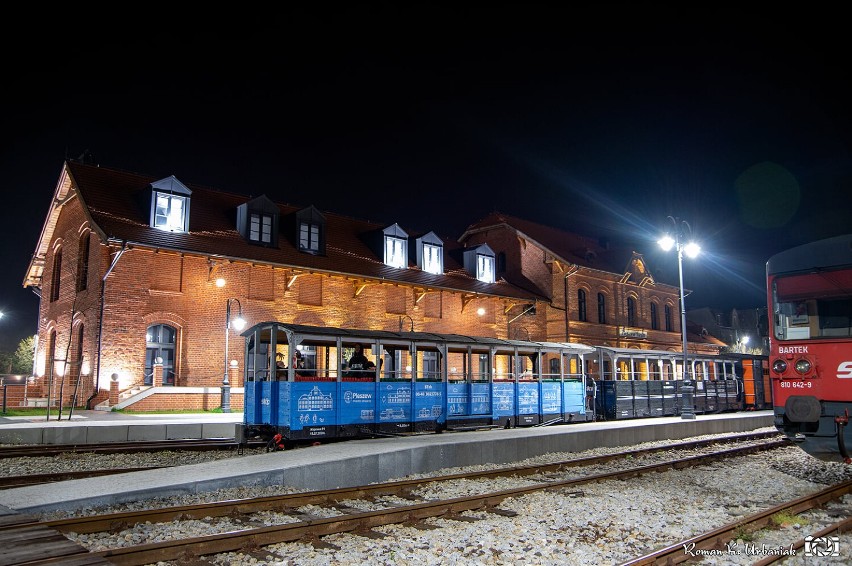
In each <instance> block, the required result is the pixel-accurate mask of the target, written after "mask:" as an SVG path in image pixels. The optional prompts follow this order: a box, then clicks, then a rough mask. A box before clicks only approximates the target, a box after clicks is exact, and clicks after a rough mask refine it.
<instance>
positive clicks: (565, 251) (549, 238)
mask: <svg viewBox="0 0 852 566" xmlns="http://www.w3.org/2000/svg"><path fill="white" fill-rule="evenodd" d="M498 226H502V227H507V228H509V229H511V230H514V231H515V232H517V233H518V234H519V235H520V236H523V237H524V238H525V239H527V240H529V241H532V242H534V243H535V244H537V245H538V246H539V247H541V248H543V249H544V250H545V251H547V252H549V253H551V254H552V255H553V256H555V257H556V258H557V259H559V260H561V261H562V262H565V263H572V264H575V265H579V266H582V267H589V268H592V269H598V270H601V271H607V272H609V273H618V274H621V273H624V272H625V271H624V266H625V265H628V263H629V262H630V260H631V259H632V254H633V251H632V250H629V249H626V248H617V247H614V246H611V245H610V244H609V243H607V242H604V241H600V240H597V239H594V238H589V237H587V236H581V235H579V234H574V233H571V232H566V231H564V230H559V229H557V228H552V227H550V226H545V225H543V224H538V223H536V222H531V221H529V220H524V219H523V218H517V217H515V216H510V215H508V214H504V213H502V212H493V213H491V214H489V215H488V216H486V217H485V218H483V219H482V220H480V221H478V222H475V223H474V224H471V225H470V226H468V227H467V229H466V230H465V232H464V234H462V236H461V238H459V241H461V242H464V241H465V240H466V239H467V238H468V236H471V235H473V234H475V233H477V232H484V231H488V230H493V229H494V228H495V227H498Z"/></svg>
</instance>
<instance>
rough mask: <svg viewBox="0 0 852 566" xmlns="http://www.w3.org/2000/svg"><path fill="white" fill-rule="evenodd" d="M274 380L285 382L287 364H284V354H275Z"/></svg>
mask: <svg viewBox="0 0 852 566" xmlns="http://www.w3.org/2000/svg"><path fill="white" fill-rule="evenodd" d="M275 378H276V379H277V380H279V381H287V364H285V363H284V354H282V353H281V352H278V353H277V354H275Z"/></svg>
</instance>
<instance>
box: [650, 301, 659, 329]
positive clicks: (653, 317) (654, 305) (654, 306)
mask: <svg viewBox="0 0 852 566" xmlns="http://www.w3.org/2000/svg"><path fill="white" fill-rule="evenodd" d="M659 329H660V321H659V320H657V303H651V330H659Z"/></svg>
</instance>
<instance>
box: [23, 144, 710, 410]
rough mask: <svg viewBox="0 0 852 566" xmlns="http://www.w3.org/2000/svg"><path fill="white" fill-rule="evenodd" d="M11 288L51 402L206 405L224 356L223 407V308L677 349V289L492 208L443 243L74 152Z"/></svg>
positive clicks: (636, 261) (252, 319) (589, 243)
mask: <svg viewBox="0 0 852 566" xmlns="http://www.w3.org/2000/svg"><path fill="white" fill-rule="evenodd" d="M426 228H427V229H428V226H427V227H426ZM24 286H25V287H32V288H34V289H35V290H37V291H38V292H39V294H40V297H41V299H40V306H39V324H38V329H39V330H38V345H37V351H36V364H35V366H36V372H35V373H36V375H35V381H34V383H33V384H32V387H31V388H30V396H41V397H42V398H50V399H51V400H52V403H53V404H56V399H58V398H59V397H61V398H62V399H63V401H64V403H65V404H66V405H67V404H69V403H71V402H75V405H76V406H80V405H86V406H89V407H93V406H99V408H109V407H111V406H128V405H132V406H133V408H134V409H137V410H153V409H163V408H178V407H179V408H215V407H218V406H219V402H220V385H221V384H222V381H223V375H224V373H225V364H226V361H228V362H230V361H231V360H235V361H236V367H235V368H234V369H233V370H231V371H230V372H229V373H230V378H231V379H230V385H231V386H232V388H233V389H232V395H233V397H232V406H233V407H234V408H235V409H239V408H240V407H241V402H242V396H241V385H242V375H241V371H240V369H241V367H242V356H243V353H242V352H243V340H242V339H241V337H240V336H239V333H238V332H236V331H234V330H233V329H231V330H230V331H229V330H228V329H227V328H226V319H227V315H226V312H230V310H231V309H234V311H235V314H236V313H239V314H241V315H242V317H243V318H244V319H246V320H247V321H248V322H249V324H255V323H258V322H262V321H269V320H277V321H282V322H292V323H299V324H310V325H324V326H339V327H355V328H369V329H374V330H376V329H382V330H394V331H396V330H403V331H404V330H410V329H416V330H418V331H433V332H446V333H458V334H468V335H481V336H493V337H498V338H516V339H531V340H550V341H566V340H567V341H571V342H582V343H586V344H589V345H610V346H619V347H637V348H640V347H641V348H651V349H665V350H673V351H679V350H680V349H681V348H680V344H681V337H680V336H681V335H680V318H679V310H678V289H677V287H672V286H669V285H663V284H660V283H656V282H655V281H654V278H653V276H652V275H651V274H650V273H649V272H648V269H647V266H646V265H645V262H644V260H643V258H642V256H641V254H639V253H636V252H634V251H625V250H619V249H614V248H610V247H609V246H606V245H603V244H601V243H600V242H597V241H594V240H592V239H589V238H584V237H581V236H577V235H574V234H570V233H567V232H564V231H561V230H557V229H554V228H550V227H547V226H543V225H540V224H536V223H533V222H530V221H526V220H522V219H518V218H513V217H510V216H506V215H501V214H497V213H495V214H492V215H491V216H489V217H487V218H485V219H483V220H480V221H478V222H476V223H474V224H472V225H471V226H470V227H469V228H468V229H467V230H466V231H465V233H464V234H463V235H462V236H461V238H459V240H458V241H454V240H452V239H448V238H443V237H440V236H439V235H437V234H436V233H435V232H433V231H426V232H419V231H418V232H415V231H413V229H412V227H407V226H405V227H403V226H400V225H399V224H397V223H394V219H393V218H389V219H387V222H386V223H382V224H377V223H372V222H366V221H361V220H357V219H353V218H349V217H346V216H342V215H337V214H331V213H326V212H322V211H319V210H317V209H316V208H315V207H313V206H311V205H305V206H292V205H288V204H280V203H275V202H273V201H271V200H270V199H269V198H267V197H266V196H265V195H262V194H261V195H260V196H256V197H247V196H243V195H236V194H230V193H226V192H222V191H218V190H213V189H210V188H206V187H201V186H195V185H189V184H184V183H182V182H181V181H180V180H179V179H177V178H176V177H174V176H171V177H167V178H164V179H158V178H154V177H150V176H146V175H140V174H136V173H129V172H125V171H119V170H115V169H109V168H105V167H99V166H95V165H91V164H86V163H80V162H75V161H66V162H65V163H64V164H63V167H62V170H61V172H60V176H59V180H58V183H57V186H56V190H55V193H54V197H53V200H52V201H51V203H50V207H49V210H48V213H47V218H46V220H45V223H44V228H43V229H42V233H41V236H40V238H39V241H38V243H37V246H36V249H35V252H34V254H33V258H32V260H31V262H30V265H29V268H28V271H27V274H26V277H25V279H24ZM566 297H567V301H566ZM228 332H230V334H227V333H228ZM226 334H227V336H228V337H229V338H230V340H227V338H226ZM689 340H690V349H692V348H693V347H694V348H695V351H702V352H704V351H706V352H715V351H717V350H718V346H719V344H718V343H717V341H714V340H713V339H712V338H708V337H705V336H700V335H690V336H689ZM226 343H227V344H228V352H227V353H226V352H225V347H226ZM230 363H231V364H233V363H234V362H230Z"/></svg>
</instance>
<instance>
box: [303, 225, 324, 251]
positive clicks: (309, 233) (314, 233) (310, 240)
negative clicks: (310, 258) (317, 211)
mask: <svg viewBox="0 0 852 566" xmlns="http://www.w3.org/2000/svg"><path fill="white" fill-rule="evenodd" d="M319 235H320V226H319V224H314V223H312V222H301V223H300V224H299V249H300V250H302V251H303V252H310V253H314V254H315V253H317V252H319Z"/></svg>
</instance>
